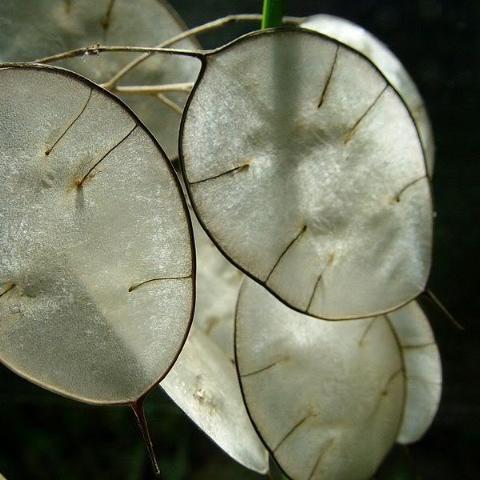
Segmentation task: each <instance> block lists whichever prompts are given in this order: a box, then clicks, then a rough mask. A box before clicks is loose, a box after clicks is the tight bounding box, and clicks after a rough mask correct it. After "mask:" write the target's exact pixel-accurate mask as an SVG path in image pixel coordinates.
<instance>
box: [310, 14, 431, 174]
mask: <svg viewBox="0 0 480 480" xmlns="http://www.w3.org/2000/svg"><path fill="white" fill-rule="evenodd" d="M302 27H304V28H308V29H310V30H315V31H316V32H319V33H323V34H324V35H327V36H329V37H331V38H334V39H336V40H338V41H340V42H342V43H344V44H345V45H348V46H349V47H351V48H353V49H354V50H357V51H359V52H361V53H362V54H363V55H365V56H366V57H367V58H368V59H369V60H370V61H371V62H372V63H373V64H374V65H376V66H377V68H378V69H379V70H380V71H381V72H382V73H383V75H384V76H385V77H386V78H387V80H388V81H389V82H390V84H391V85H392V86H393V87H394V88H395V89H396V90H397V92H398V93H399V94H400V95H401V97H402V98H403V100H404V101H405V103H406V104H407V106H408V108H409V110H410V113H411V114H412V117H413V118H414V120H415V123H416V125H417V129H418V133H419V135H420V139H421V141H422V145H423V149H424V151H425V158H426V161H427V167H428V172H429V175H430V176H431V175H432V173H433V164H434V160H435V142H434V139H433V132H432V125H431V123H430V119H429V117H428V113H427V109H426V108H425V104H424V102H423V99H422V97H421V95H420V92H419V91H418V89H417V87H416V85H415V83H414V81H413V80H412V78H411V77H410V75H409V74H408V72H407V71H406V70H405V67H404V66H403V65H402V64H401V62H400V60H399V59H398V58H397V57H396V56H395V55H394V54H393V53H392V52H391V51H390V50H389V48H388V47H387V46H386V45H385V44H384V43H383V42H381V41H380V40H379V39H378V38H376V37H374V36H373V35H372V34H371V33H370V32H368V31H367V30H365V29H364V28H362V27H360V25H356V24H354V23H352V22H350V21H349V20H346V19H345V18H340V17H335V16H333V15H324V14H321V15H313V16H311V17H309V18H307V20H306V21H305V22H303V23H302Z"/></svg>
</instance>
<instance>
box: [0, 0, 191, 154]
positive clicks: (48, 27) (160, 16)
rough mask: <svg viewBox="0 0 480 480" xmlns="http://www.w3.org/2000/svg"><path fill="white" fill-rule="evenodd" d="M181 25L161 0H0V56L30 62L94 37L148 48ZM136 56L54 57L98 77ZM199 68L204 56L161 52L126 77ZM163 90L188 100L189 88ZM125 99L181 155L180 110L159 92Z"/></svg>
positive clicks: (187, 43) (168, 76) (136, 79)
mask: <svg viewBox="0 0 480 480" xmlns="http://www.w3.org/2000/svg"><path fill="white" fill-rule="evenodd" d="M110 5H111V10H110V14H108V12H109V6H110ZM32 19H35V21H32ZM107 25H108V26H107ZM184 28H185V26H184V24H183V23H182V21H181V20H180V19H179V17H178V15H177V13H176V12H175V11H174V10H173V9H172V8H171V7H170V5H169V4H168V3H167V2H165V1H163V0H135V1H134V2H132V1H130V0H113V1H112V0H75V1H72V0H35V1H28V0H2V1H1V2H0V62H6V61H8V62H13V61H15V62H17V61H31V60H34V59H36V58H41V57H45V56H48V55H52V54H55V53H60V52H63V51H67V50H71V49H73V48H79V47H87V46H90V45H95V44H97V43H100V44H102V45H133V46H146V47H151V46H155V45H157V44H159V43H160V42H162V41H164V40H166V39H169V38H171V37H173V36H175V35H177V34H178V33H180V32H181V31H183V30H184ZM197 46H198V44H197V43H196V41H195V40H191V39H188V40H184V41H182V42H179V43H178V44H175V47H176V48H186V49H189V48H195V47H197ZM137 56H138V54H136V53H102V54H101V55H99V56H97V57H95V56H88V57H87V56H84V57H81V58H74V59H69V60H66V61H64V62H61V63H57V64H58V65H61V66H64V67H66V68H69V69H70V70H74V71H76V72H78V73H81V74H82V75H85V76H86V77H88V78H90V79H91V80H93V81H95V82H96V83H101V82H106V81H108V80H110V78H111V77H112V75H114V74H115V73H116V72H117V71H118V70H119V69H120V68H121V67H123V66H124V65H125V64H127V63H128V62H129V61H130V60H132V59H134V58H136V57H137ZM199 69H200V66H199V62H198V61H196V60H195V59H192V58H185V57H173V56H167V55H156V56H153V57H151V58H149V59H148V60H147V61H145V62H144V63H142V64H141V65H140V66H139V67H137V68H135V69H134V70H133V71H132V72H130V73H129V74H128V75H127V76H126V77H125V78H124V79H122V82H121V83H122V84H131V85H142V84H147V85H148V84H162V83H176V82H192V81H194V80H195V79H196V78H197V75H198V71H199ZM166 96H168V97H169V98H170V99H172V100H174V101H176V102H177V103H178V104H179V105H180V106H181V107H183V105H184V103H185V101H186V99H187V97H186V94H185V93H179V94H178V93H174V94H172V93H168V94H166ZM122 98H123V100H124V101H125V102H126V103H127V104H128V105H129V106H130V107H131V108H132V109H133V110H134V111H135V112H136V113H137V114H138V115H139V116H140V119H141V120H142V121H143V122H144V123H145V124H146V125H147V127H148V128H149V129H150V130H151V131H152V132H153V133H154V134H155V136H156V137H157V139H158V141H159V142H160V143H161V145H162V147H163V148H164V150H165V151H166V153H167V155H168V156H169V157H170V158H172V157H174V156H176V155H177V142H178V128H179V123H180V115H179V114H178V113H177V112H174V111H173V110H171V109H170V108H169V107H167V106H165V105H164V104H163V103H161V102H160V101H159V100H158V99H157V98H155V97H154V96H141V97H140V96H132V95H126V96H124V97H122Z"/></svg>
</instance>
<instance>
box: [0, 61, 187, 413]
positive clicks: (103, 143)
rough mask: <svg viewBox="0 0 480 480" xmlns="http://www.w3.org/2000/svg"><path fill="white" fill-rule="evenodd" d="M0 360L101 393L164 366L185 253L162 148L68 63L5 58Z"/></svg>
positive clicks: (180, 325)
mask: <svg viewBox="0 0 480 480" xmlns="http://www.w3.org/2000/svg"><path fill="white" fill-rule="evenodd" d="M0 104H1V105H2V109H1V112H0V132H1V133H0V165H1V168H0V183H1V185H2V188H1V190H0V224H1V228H0V289H1V290H0V319H1V322H0V360H1V361H2V362H3V363H4V364H6V365H7V366H8V367H9V368H11V369H12V370H14V371H15V372H16V373H18V374H20V375H21V376H23V377H25V378H27V379H29V380H31V381H33V382H34V383H37V384H39V385H40V386H42V387H45V388H47V389H49V390H52V391H54V392H57V393H61V394H63V395H65V396H68V397H71V398H74V399H76V400H81V401H85V402H89V403H96V404H124V403H131V402H133V401H135V400H136V399H137V398H139V397H140V396H141V395H143V394H144V393H145V392H146V391H148V390H149V389H150V388H152V387H153V386H154V385H155V384H157V383H158V381H159V380H160V379H161V378H162V377H163V376H164V375H165V374H166V373H167V372H168V370H169V369H170V367H171V365H172V364H173V362H174V360H175V358H176V357H177V355H178V352H179V350H180V349H181V347H182V346H183V343H184V341H185V337H186V334H187V331H188V329H189V325H190V321H191V317H192V315H193V301H194V282H193V275H194V271H193V267H194V262H193V260H194V251H193V248H192V233H191V226H190V220H189V215H188V211H187V207H186V204H185V201H184V198H183V196H182V194H181V189H180V185H179V183H178V180H177V178H176V176H175V174H174V172H173V169H172V167H171V165H170V163H169V162H168V161H167V160H166V157H165V155H164V154H163V152H162V150H161V149H160V147H159V146H158V144H157V143H156V142H155V140H154V139H153V137H152V136H151V135H150V134H149V132H148V131H147V130H146V129H145V127H144V126H143V125H142V124H141V123H140V121H139V120H138V119H137V118H136V117H135V116H134V115H133V114H132V113H131V112H130V111H129V110H128V109H127V108H126V107H125V106H124V105H123V104H122V103H121V102H120V101H119V100H118V99H117V98H116V97H114V96H113V95H111V94H109V93H108V92H106V91H104V90H102V89H100V88H99V87H98V86H96V85H95V84H93V83H92V82H90V81H88V80H87V79H85V78H83V77H80V76H78V75H76V74H74V73H73V72H68V71H66V70H63V69H58V68H53V67H44V66H35V65H23V66H21V65H18V66H13V67H12V66H10V67H9V68H3V69H1V70H0Z"/></svg>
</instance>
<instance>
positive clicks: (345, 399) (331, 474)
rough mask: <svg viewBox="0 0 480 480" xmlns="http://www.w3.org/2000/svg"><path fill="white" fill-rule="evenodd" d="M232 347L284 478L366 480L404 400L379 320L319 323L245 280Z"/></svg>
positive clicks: (398, 369) (391, 437) (390, 343)
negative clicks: (234, 342)
mask: <svg viewBox="0 0 480 480" xmlns="http://www.w3.org/2000/svg"><path fill="white" fill-rule="evenodd" d="M235 345H236V358H237V362H238V369H239V373H240V382H241V387H242V390H243V394H244V399H245V402H246V404H247V408H248V411H249V413H250V416H251V418H252V420H253V422H254V424H255V425H256V427H257V429H258V431H259V433H260V435H261V437H262V439H263V441H264V442H265V444H266V445H267V447H268V448H269V450H270V451H271V452H272V454H273V456H274V457H275V459H276V461H277V462H278V464H279V465H280V466H281V468H282V469H283V470H284V471H285V472H286V473H287V474H288V476H289V477H290V478H292V479H295V480H302V479H305V480H310V479H314V480H316V479H322V480H328V479H333V480H357V479H358V480H367V479H369V478H371V476H372V475H373V473H374V472H375V470H376V469H377V467H378V466H379V464H380V463H381V461H382V459H383V458H384V456H385V455H386V454H387V452H388V450H389V449H390V447H391V446H392V445H393V443H394V442H395V439H396V436H397V433H398V430H399V427H400V422H401V420H402V412H403V405H404V395H405V391H404V389H405V385H404V377H403V374H402V373H403V365H402V358H401V355H400V352H399V349H398V345H397V342H396V339H395V336H394V335H393V332H392V329H391V328H390V326H389V324H388V322H387V321H386V320H385V319H384V318H381V317H378V318H377V319H375V320H373V321H372V319H364V320H358V321H354V322H353V321H351V322H336V323H332V322H325V321H318V320H317V319H314V318H312V317H308V316H306V315H302V314H300V313H298V312H295V311H294V310H292V309H290V308H288V307H287V306H285V305H284V304H283V303H281V302H280V301H278V300H277V299H276V298H275V297H274V296H272V295H271V294H269V293H268V292H267V291H266V290H265V289H264V288H262V287H261V286H260V285H258V284H256V283H254V282H253V281H251V280H249V279H245V282H244V283H243V284H242V288H241V290H240V296H239V303H238V310H237V317H236V344H235Z"/></svg>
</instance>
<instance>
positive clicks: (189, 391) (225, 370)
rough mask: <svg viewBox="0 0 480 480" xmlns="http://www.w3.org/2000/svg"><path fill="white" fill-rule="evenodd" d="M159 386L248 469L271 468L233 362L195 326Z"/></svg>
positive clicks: (262, 470)
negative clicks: (245, 403) (248, 409)
mask: <svg viewBox="0 0 480 480" xmlns="http://www.w3.org/2000/svg"><path fill="white" fill-rule="evenodd" d="M160 386H161V387H162V388H163V389H164V390H165V391H166V392H167V394H168V395H169V396H170V397H171V398H172V400H173V401H174V402H175V403H176V404H177V405H178V406H179V407H180V408H181V409H182V410H183V411H184V412H185V413H186V414H187V415H188V416H189V417H190V418H191V419H192V420H193V421H194V422H195V423H196V424H197V425H198V426H199V427H200V428H201V429H202V430H203V431H204V432H205V433H206V434H207V435H208V436H209V437H211V438H212V440H213V441H214V442H215V443H217V444H218V445H219V446H220V447H221V448H222V449H223V450H225V452H226V453H228V454H229V455H230V456H231V457H233V458H234V459H235V460H236V461H238V462H239V463H241V464H242V465H244V466H245V467H247V468H250V469H252V470H255V471H257V472H260V473H265V472H267V470H268V454H267V451H266V450H265V447H264V446H263V444H262V442H261V441H260V439H259V438H258V435H257V433H256V432H255V430H254V428H253V426H252V423H251V421H250V418H249V417H248V414H247V411H246V409H245V405H244V403H243V399H242V394H241V392H240V387H239V384H238V379H237V373H236V370H235V367H234V365H233V363H232V361H231V360H230V358H229V357H228V356H227V355H226V354H225V352H224V351H223V350H222V349H220V347H219V346H217V345H216V344H215V342H214V341H213V340H212V339H211V338H209V337H208V336H207V335H206V334H204V333H203V332H202V331H201V330H200V329H198V328H196V327H193V328H192V330H191V332H190V335H189V337H188V339H187V342H186V344H185V347H184V348H183V350H182V352H181V353H180V356H179V357H178V360H177V362H176V363H175V365H174V366H173V368H172V370H170V372H169V374H168V375H167V377H166V378H165V379H164V380H163V381H162V382H161V384H160Z"/></svg>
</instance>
